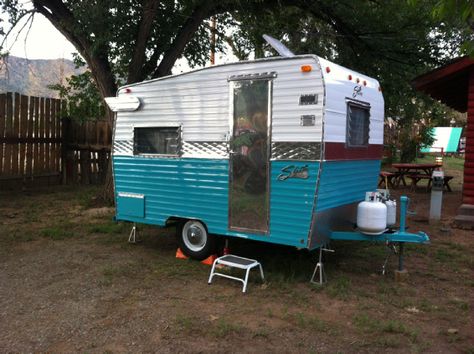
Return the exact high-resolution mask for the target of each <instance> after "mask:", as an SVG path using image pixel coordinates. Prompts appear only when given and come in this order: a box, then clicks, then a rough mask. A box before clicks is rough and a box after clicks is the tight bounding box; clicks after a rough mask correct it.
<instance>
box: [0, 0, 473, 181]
mask: <svg viewBox="0 0 474 354" xmlns="http://www.w3.org/2000/svg"><path fill="white" fill-rule="evenodd" d="M435 3H436V1H435V0H431V1H429V0H426V1H423V2H421V1H420V2H416V3H415V4H414V5H409V4H408V3H407V2H406V0H395V1H374V0H365V1H358V2H354V1H352V0H339V1H337V2H336V1H332V0H315V1H307V0H278V1H275V0H220V1H211V0H163V1H155V0H105V1H96V0H68V1H65V0H32V2H31V4H32V5H31V7H28V8H27V7H25V6H26V5H22V4H20V2H19V1H18V0H0V4H1V6H2V8H3V10H4V11H6V12H7V13H8V14H9V16H10V22H11V25H12V26H14V25H16V24H18V23H19V22H20V20H22V19H24V18H25V17H28V16H33V15H34V14H41V15H43V16H45V17H46V18H47V19H48V20H49V21H50V22H51V23H52V24H53V25H54V26H55V27H56V28H57V29H58V30H59V31H60V32H61V33H63V34H64V36H65V37H66V38H67V39H68V40H69V41H70V42H71V43H72V44H73V45H74V46H75V47H76V49H77V50H78V52H79V53H80V55H81V56H82V58H84V60H85V61H86V63H87V65H88V67H89V69H90V73H91V76H92V78H93V79H94V81H95V83H96V85H97V88H98V90H99V92H100V95H101V97H107V96H114V95H115V93H116V91H117V87H119V86H120V85H121V84H124V83H133V82H137V81H141V80H144V79H149V78H156V77H160V76H164V75H168V74H170V73H171V68H172V67H173V65H174V64H175V62H176V60H177V59H179V58H181V57H185V58H186V59H187V60H188V62H189V64H190V66H191V67H193V66H195V65H202V64H204V63H205V62H206V60H207V57H208V53H209V49H210V43H209V37H210V32H211V31H212V28H211V27H210V26H209V25H208V24H207V22H206V20H207V19H208V18H210V17H211V16H216V17H217V23H218V27H217V29H216V32H217V34H218V36H217V38H218V41H217V50H220V51H223V50H224V48H225V44H226V43H230V44H231V47H232V49H233V51H234V53H235V54H236V55H237V56H238V57H239V58H246V57H248V56H250V55H251V53H254V54H255V56H257V57H262V56H265V55H268V54H269V53H270V51H269V50H268V47H266V46H265V44H264V42H263V40H262V37H261V35H262V34H263V33H265V32H266V33H269V34H272V35H274V36H276V37H279V38H280V39H283V40H284V41H286V42H287V43H288V44H289V46H290V47H291V48H292V49H293V50H294V51H295V52H297V53H299V54H301V53H304V52H310V53H317V54H319V55H321V56H324V57H327V58H328V59H330V60H333V61H336V62H337V63H339V64H342V65H345V66H348V67H351V68H354V69H356V70H360V71H361V72H364V73H366V74H369V75H371V76H375V77H378V78H380V81H381V83H382V87H383V88H384V91H385V92H386V103H387V112H388V114H389V115H390V116H392V117H395V118H397V119H400V120H403V119H406V121H407V122H410V121H412V120H413V119H414V118H415V117H416V114H412V115H411V116H409V115H408V114H407V112H408V111H409V110H407V105H408V106H410V105H416V103H413V100H412V98H413V91H412V90H411V88H410V87H409V85H408V82H409V81H410V80H411V79H412V78H413V77H414V76H416V75H417V74H419V73H421V72H422V71H423V70H426V69H427V68H429V67H433V66H435V65H437V64H440V63H442V62H443V61H444V60H446V58H449V57H450V56H452V55H453V53H455V52H456V51H457V50H458V47H459V43H460V42H461V41H464V40H465V38H466V28H464V27H461V26H455V25H452V24H451V23H450V22H449V21H446V23H448V24H444V23H438V22H436V21H435V20H433V18H432V17H431V16H427V14H428V13H429V12H430V11H432V8H433V6H434V4H435ZM229 29H232V30H233V33H232V34H230V35H228V33H227V32H228V31H229ZM0 50H1V48H0ZM415 102H416V101H415ZM413 112H415V111H414V110H413ZM109 119H110V120H112V119H113V118H112V115H109ZM404 124H405V125H406V124H408V123H404ZM109 181H111V180H110V179H109ZM110 186H111V185H110Z"/></svg>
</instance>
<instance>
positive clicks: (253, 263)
mask: <svg viewBox="0 0 474 354" xmlns="http://www.w3.org/2000/svg"><path fill="white" fill-rule="evenodd" d="M217 265H224V266H227V267H230V268H238V269H243V270H245V277H244V278H243V279H242V278H238V277H234V276H232V275H228V274H224V273H219V272H218V271H217V270H216V269H217V268H216V266H217ZM255 267H258V268H259V269H260V276H261V277H262V281H265V277H264V276H263V268H262V265H261V264H260V263H259V262H258V261H257V260H255V259H250V258H244V257H239V256H235V255H233V254H226V255H224V256H222V257H219V258H216V260H215V261H214V263H213V264H212V268H211V274H209V280H208V283H209V284H211V283H212V278H213V277H214V276H215V275H217V276H220V277H224V278H228V279H233V280H237V281H240V282H241V283H242V284H243V288H242V292H243V293H245V292H246V291H247V283H248V279H249V273H250V271H251V270H252V269H253V268H255Z"/></svg>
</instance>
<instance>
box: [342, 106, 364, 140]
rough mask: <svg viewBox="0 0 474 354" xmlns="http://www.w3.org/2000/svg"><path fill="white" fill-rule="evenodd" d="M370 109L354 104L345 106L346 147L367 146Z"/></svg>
mask: <svg viewBox="0 0 474 354" xmlns="http://www.w3.org/2000/svg"><path fill="white" fill-rule="evenodd" d="M369 122H370V107H364V106H361V105H358V104H354V103H351V102H350V103H348V104H347V139H346V142H347V146H349V147H358V146H367V145H368V144H369Z"/></svg>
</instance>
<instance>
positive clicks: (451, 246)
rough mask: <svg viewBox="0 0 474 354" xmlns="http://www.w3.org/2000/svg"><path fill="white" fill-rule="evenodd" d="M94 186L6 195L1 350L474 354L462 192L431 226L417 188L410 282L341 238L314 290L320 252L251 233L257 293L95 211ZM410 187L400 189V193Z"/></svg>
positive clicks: (473, 299)
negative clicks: (424, 240) (426, 239)
mask: <svg viewBox="0 0 474 354" xmlns="http://www.w3.org/2000/svg"><path fill="white" fill-rule="evenodd" d="M95 192H96V190H95V189H94V188H91V187H89V188H85V187H59V188H58V187H56V188H54V189H53V188H50V189H44V190H41V191H36V192H21V193H16V194H14V193H2V194H0V351H1V352H163V353H167V352H169V353H176V352H185V353H187V352H193V353H199V352H206V353H207V352H217V353H220V352H255V353H267V352H282V353H290V352H291V353H298V352H300V353H312V352H314V353H319V352H322V353H336V352H343V353H352V352H353V353H356V352H357V353H364V352H367V353H369V352H370V353H373V352H388V353H406V352H430V353H454V352H464V353H474V330H473V328H474V316H473V309H474V251H473V250H474V232H472V231H464V230H456V229H453V228H452V227H451V220H452V218H453V216H454V215H455V213H456V209H457V207H458V205H459V204H460V193H459V189H457V191H456V190H455V192H453V193H445V194H444V209H443V220H442V221H441V222H440V223H439V224H436V225H429V224H428V223H427V221H426V220H427V214H428V209H429V204H428V198H429V194H427V193H426V192H423V191H422V190H420V191H418V192H416V193H412V192H408V191H407V190H405V191H404V192H405V193H407V192H408V194H409V196H411V197H412V203H411V206H410V209H411V210H416V211H417V215H415V216H413V217H411V218H410V220H409V226H410V231H417V230H423V231H426V232H427V233H428V234H429V235H430V237H431V240H432V244H430V245H420V246H408V247H407V252H406V260H405V265H406V268H407V269H408V270H409V278H408V280H407V282H405V283H397V282H395V281H394V276H393V270H394V269H395V268H396V266H397V260H396V257H392V258H391V261H390V262H389V273H388V274H387V275H385V276H382V275H381V274H380V270H381V266H382V264H383V261H384V259H385V254H386V250H385V246H384V245H380V244H371V243H361V242H334V243H333V244H332V245H331V246H332V247H333V248H334V249H335V251H336V252H335V253H334V254H328V255H327V257H326V262H325V267H326V270H327V275H328V280H329V282H328V283H327V285H325V286H323V287H320V286H317V285H311V284H310V283H309V281H308V280H309V278H310V276H311V273H312V271H313V269H314V266H315V263H316V253H308V252H306V251H301V250H296V249H294V248H289V247H279V246H274V245H270V244H264V243H254V242H249V241H238V240H237V241H234V240H233V241H232V242H231V249H232V252H233V253H235V254H238V255H242V256H248V257H256V258H257V259H259V260H260V261H261V262H262V264H263V267H264V270H265V275H266V278H267V282H266V283H265V284H261V283H260V282H259V280H258V277H257V276H256V274H254V276H255V277H254V278H252V281H251V283H250V284H249V289H248V293H247V294H245V295H244V294H242V293H241V286H240V285H239V284H238V283H237V282H233V281H230V280H227V279H220V278H218V279H216V280H215V282H214V283H213V284H212V285H207V277H208V275H209V271H210V268H209V267H208V266H205V265H202V264H200V263H199V262H195V261H191V260H178V259H176V258H175V257H174V255H175V252H176V245H175V242H174V238H173V233H174V229H171V228H170V229H156V228H152V227H141V228H139V235H140V237H141V238H142V240H143V242H141V243H139V244H138V245H130V244H128V243H127V238H128V233H129V231H130V225H127V224H115V223H114V222H113V221H112V216H113V210H112V209H109V208H97V207H91V205H90V202H89V201H90V197H91V196H92V195H93V194H94V193H95ZM398 193H400V192H398Z"/></svg>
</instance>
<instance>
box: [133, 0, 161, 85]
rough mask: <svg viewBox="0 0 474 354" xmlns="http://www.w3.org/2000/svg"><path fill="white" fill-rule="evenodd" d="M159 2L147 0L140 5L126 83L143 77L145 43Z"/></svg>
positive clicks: (148, 37)
mask: <svg viewBox="0 0 474 354" xmlns="http://www.w3.org/2000/svg"><path fill="white" fill-rule="evenodd" d="M159 4H160V2H159V1H155V0H147V1H146V2H145V3H144V5H143V7H142V8H143V12H142V20H141V22H140V26H139V28H138V34H137V40H136V42H135V50H134V52H133V56H132V59H131V61H130V65H129V66H128V75H127V76H128V77H127V83H129V84H130V83H133V82H137V81H140V80H141V79H143V77H142V75H141V74H142V68H143V66H144V64H145V60H146V55H145V50H146V45H147V42H148V40H149V39H150V33H151V30H152V29H153V22H154V20H155V17H156V15H157V12H158V7H159Z"/></svg>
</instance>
